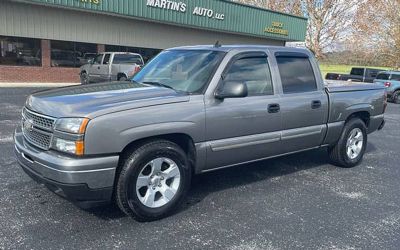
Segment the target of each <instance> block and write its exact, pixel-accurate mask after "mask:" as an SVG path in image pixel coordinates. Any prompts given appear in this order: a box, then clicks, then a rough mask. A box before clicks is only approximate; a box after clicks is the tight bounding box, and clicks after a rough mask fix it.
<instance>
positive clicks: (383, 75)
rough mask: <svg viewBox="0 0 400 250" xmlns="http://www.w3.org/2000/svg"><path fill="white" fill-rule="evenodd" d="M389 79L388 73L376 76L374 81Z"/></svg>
mask: <svg viewBox="0 0 400 250" xmlns="http://www.w3.org/2000/svg"><path fill="white" fill-rule="evenodd" d="M389 77H390V74H388V73H379V74H378V75H377V76H376V79H378V80H389Z"/></svg>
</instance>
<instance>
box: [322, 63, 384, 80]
mask: <svg viewBox="0 0 400 250" xmlns="http://www.w3.org/2000/svg"><path fill="white" fill-rule="evenodd" d="M352 67H370V68H375V69H382V70H389V69H390V68H388V67H375V66H354V65H343V64H336V65H335V64H320V65H319V68H320V69H321V73H322V76H323V77H324V78H325V76H326V73H341V74H350V70H351V68H352Z"/></svg>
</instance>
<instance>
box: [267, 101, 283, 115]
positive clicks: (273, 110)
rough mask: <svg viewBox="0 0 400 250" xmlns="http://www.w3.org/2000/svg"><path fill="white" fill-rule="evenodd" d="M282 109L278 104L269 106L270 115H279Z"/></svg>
mask: <svg viewBox="0 0 400 250" xmlns="http://www.w3.org/2000/svg"><path fill="white" fill-rule="evenodd" d="M280 109H281V107H280V106H279V104H278V103H272V104H268V113H278V112H279V110H280Z"/></svg>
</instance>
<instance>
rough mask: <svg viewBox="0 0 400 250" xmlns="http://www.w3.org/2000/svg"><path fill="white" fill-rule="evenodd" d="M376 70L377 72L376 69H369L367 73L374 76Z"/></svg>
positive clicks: (376, 72)
mask: <svg viewBox="0 0 400 250" xmlns="http://www.w3.org/2000/svg"><path fill="white" fill-rule="evenodd" d="M378 72H379V71H378V70H375V69H370V70H368V71H367V75H369V76H370V77H376V75H377V74H378Z"/></svg>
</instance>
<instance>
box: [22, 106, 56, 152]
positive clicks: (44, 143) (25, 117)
mask: <svg viewBox="0 0 400 250" xmlns="http://www.w3.org/2000/svg"><path fill="white" fill-rule="evenodd" d="M54 122H55V119H54V118H51V117H48V116H44V115H41V114H38V113H35V112H32V111H30V110H28V109H26V108H24V109H23V110H22V133H23V135H24V138H25V139H26V140H27V141H28V142H29V143H30V144H32V145H34V146H36V147H38V148H41V149H44V150H48V149H49V148H50V146H51V140H52V137H53V125H54Z"/></svg>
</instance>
